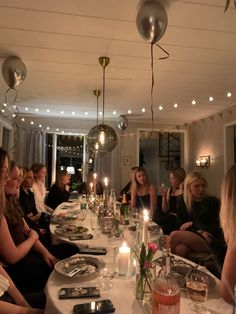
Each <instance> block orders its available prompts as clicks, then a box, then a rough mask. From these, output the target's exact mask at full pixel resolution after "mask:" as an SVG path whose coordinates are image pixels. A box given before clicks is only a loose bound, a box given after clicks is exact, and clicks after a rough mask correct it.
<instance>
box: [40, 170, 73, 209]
mask: <svg viewBox="0 0 236 314" xmlns="http://www.w3.org/2000/svg"><path fill="white" fill-rule="evenodd" d="M69 184H70V175H69V174H68V172H67V171H66V170H60V171H58V172H57V176H56V182H55V183H54V184H53V185H52V186H51V188H50V190H49V193H48V197H47V200H46V205H47V206H49V207H50V208H52V209H55V208H56V207H57V206H58V205H60V204H61V203H63V202H67V201H68V200H69V197H70V192H69V190H70V186H69Z"/></svg>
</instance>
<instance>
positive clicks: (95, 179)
mask: <svg viewBox="0 0 236 314" xmlns="http://www.w3.org/2000/svg"><path fill="white" fill-rule="evenodd" d="M93 179H94V180H93V181H94V193H95V195H96V194H97V174H96V172H94V174H93Z"/></svg>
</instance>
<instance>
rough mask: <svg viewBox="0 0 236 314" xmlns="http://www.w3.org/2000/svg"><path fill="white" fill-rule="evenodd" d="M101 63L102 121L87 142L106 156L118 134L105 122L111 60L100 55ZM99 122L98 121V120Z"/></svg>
mask: <svg viewBox="0 0 236 314" xmlns="http://www.w3.org/2000/svg"><path fill="white" fill-rule="evenodd" d="M98 61H99V64H100V65H101V66H102V68H103V92H102V104H103V106H102V123H101V124H97V125H95V126H94V127H92V129H90V131H89V133H88V136H87V143H88V146H89V150H90V151H91V152H93V153H95V154H96V155H98V156H104V155H105V154H106V153H108V152H111V151H112V150H113V149H114V148H115V147H116V144H117V135H116V132H115V130H114V129H113V128H112V127H111V126H109V125H107V124H105V123H104V111H105V69H106V67H107V65H108V64H109V62H110V58H108V57H100V58H99V59H98ZM97 122H98V121H97Z"/></svg>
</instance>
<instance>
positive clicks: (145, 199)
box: [130, 167, 157, 218]
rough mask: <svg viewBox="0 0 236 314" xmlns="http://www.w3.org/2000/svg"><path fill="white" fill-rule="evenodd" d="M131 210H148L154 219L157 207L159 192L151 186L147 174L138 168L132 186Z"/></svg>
mask: <svg viewBox="0 0 236 314" xmlns="http://www.w3.org/2000/svg"><path fill="white" fill-rule="evenodd" d="M130 205H131V208H134V207H138V208H140V209H148V210H149V212H150V218H152V216H153V214H154V212H155V211H156V207H157V190H156V188H155V186H154V185H153V184H150V182H149V179H148V176H147V172H146V171H145V170H144V169H143V168H141V167H138V168H137V169H136V170H135V177H134V180H133V182H132V186H131V204H130Z"/></svg>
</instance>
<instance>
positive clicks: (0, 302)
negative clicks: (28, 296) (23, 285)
mask: <svg viewBox="0 0 236 314" xmlns="http://www.w3.org/2000/svg"><path fill="white" fill-rule="evenodd" d="M8 300H10V301H11V302H9V301H8ZM6 313H7V314H20V313H22V314H23V313H24V314H43V313H44V311H43V310H40V309H33V308H31V306H30V305H29V304H28V302H27V301H26V300H25V298H24V297H23V295H22V294H21V293H20V291H19V290H18V289H17V288H16V286H15V284H14V283H13V281H12V280H11V278H10V277H9V275H8V274H7V273H6V272H5V270H4V269H3V267H2V266H1V265H0V314H6Z"/></svg>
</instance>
